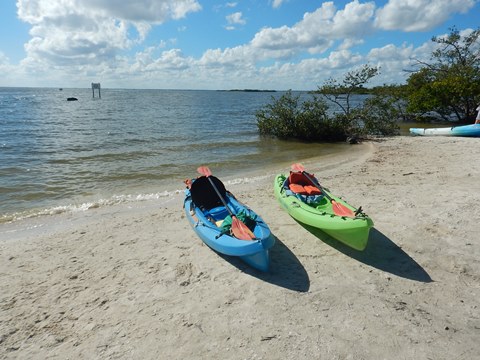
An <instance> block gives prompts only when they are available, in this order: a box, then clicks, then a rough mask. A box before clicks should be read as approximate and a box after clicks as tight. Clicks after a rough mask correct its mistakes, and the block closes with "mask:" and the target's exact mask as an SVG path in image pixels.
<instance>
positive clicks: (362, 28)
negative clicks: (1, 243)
mask: <svg viewBox="0 0 480 360" xmlns="http://www.w3.org/2000/svg"><path fill="white" fill-rule="evenodd" d="M374 11H375V6H374V4H373V3H366V4H360V3H359V2H358V1H357V0H354V1H352V2H350V3H349V4H347V5H346V6H345V9H344V10H337V9H336V7H335V5H334V3H333V2H325V3H323V4H322V6H321V7H320V8H318V9H317V10H315V11H314V12H312V13H306V14H305V15H304V16H303V19H302V20H301V21H300V22H298V23H297V24H295V25H294V26H292V27H287V26H282V27H279V28H264V29H262V30H261V31H259V32H258V33H257V34H256V35H255V37H254V39H253V40H252V42H251V43H252V46H254V47H256V48H263V49H269V50H277V51H278V50H291V51H296V52H298V51H308V52H310V53H322V52H324V51H326V50H327V49H329V48H330V47H331V46H332V45H333V43H334V41H336V40H340V39H341V40H342V41H350V42H355V41H358V40H359V39H361V38H362V37H363V36H365V35H366V34H368V33H370V32H371V31H372V25H371V23H372V18H373V15H374Z"/></svg>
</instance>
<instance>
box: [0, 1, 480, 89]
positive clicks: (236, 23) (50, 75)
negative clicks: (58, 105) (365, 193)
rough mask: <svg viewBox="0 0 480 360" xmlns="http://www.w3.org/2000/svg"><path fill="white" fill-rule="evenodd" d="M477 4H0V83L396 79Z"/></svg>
mask: <svg viewBox="0 0 480 360" xmlns="http://www.w3.org/2000/svg"><path fill="white" fill-rule="evenodd" d="M453 26H455V27H456V28H457V29H458V30H459V31H460V33H462V34H467V33H468V32H469V31H472V30H475V29H478V28H479V26H480V0H384V1H360V0H353V1H348V0H347V1H315V0H263V1H262V0H258V1H254V0H244V1H240V0H239V1H234V0H230V1H215V0H210V1H206V0H205V1H202V0H135V1H133V0H131V1H130V0H16V1H15V0H1V1H0V86H2V87H5V86H7V87H8V86H20V87H24V86H25V87H62V88H69V87H75V88H79V87H80V88H82V87H90V83H91V82H100V83H101V85H102V88H129V89H205V90H228V89H269V90H288V89H292V90H314V89H317V88H318V87H319V86H321V85H322V84H323V83H324V82H325V81H327V80H328V79H337V80H341V79H342V78H343V76H344V75H345V74H346V73H348V72H350V71H354V70H355V69H358V68H359V67H361V66H362V65H365V64H369V65H370V66H378V67H379V68H380V75H378V76H377V77H375V78H374V79H373V80H372V81H371V82H370V83H369V84H368V85H370V86H376V85H383V84H402V83H405V81H406V79H407V78H408V76H409V74H410V73H409V72H408V71H406V70H412V69H413V66H414V64H415V63H417V62H418V60H428V59H429V58H430V56H431V54H432V51H433V50H434V46H435V43H434V42H432V41H431V39H432V37H433V36H444V35H446V34H448V33H449V32H450V30H449V29H451V28H452V27H453Z"/></svg>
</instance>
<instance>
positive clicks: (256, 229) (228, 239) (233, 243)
mask: <svg viewBox="0 0 480 360" xmlns="http://www.w3.org/2000/svg"><path fill="white" fill-rule="evenodd" d="M209 179H210V180H212V181H213V183H214V185H215V187H216V188H217V189H218V191H219V193H220V195H221V196H222V197H223V200H224V202H225V203H226V205H227V206H228V208H229V209H230V211H232V213H233V214H234V215H235V216H236V217H237V218H238V219H240V220H242V222H243V223H245V224H246V225H247V226H248V227H249V228H250V229H251V231H252V232H253V234H254V239H253V240H241V239H237V238H235V237H234V236H233V234H232V233H231V231H230V227H229V226H231V221H232V219H231V216H230V214H229V212H228V210H227V209H226V208H225V206H224V204H223V202H222V201H221V200H220V198H219V196H218V194H217V193H216V192H215V189H214V188H213V187H212V184H211V183H210V181H209ZM209 179H208V178H207V177H205V176H201V177H199V178H197V179H193V180H192V182H191V185H190V187H187V189H185V200H184V208H185V214H186V216H187V219H188V222H189V223H190V225H191V226H192V228H193V230H194V231H195V233H196V234H197V235H198V236H199V237H200V239H202V241H203V242H204V243H205V244H207V245H208V246H209V247H210V248H211V249H213V250H215V251H216V252H218V253H221V254H224V255H229V256H237V257H239V258H240V259H242V260H243V261H244V262H246V263H247V264H249V265H250V266H252V267H253V268H255V269H258V270H260V271H268V269H269V264H270V255H269V249H270V248H271V247H272V246H273V245H274V243H275V238H274V237H273V236H272V234H271V232H270V229H269V227H268V226H267V224H266V223H265V222H264V221H263V219H262V218H261V217H260V216H259V215H258V214H256V213H255V212H254V211H253V210H251V209H250V208H248V207H247V206H246V205H244V204H242V203H240V202H239V201H238V200H237V199H236V198H235V197H234V196H233V195H232V194H231V193H230V192H229V191H227V190H226V189H225V186H224V184H223V183H222V182H221V181H220V180H219V179H218V178H216V177H215V176H209Z"/></svg>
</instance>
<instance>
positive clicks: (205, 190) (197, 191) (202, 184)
mask: <svg viewBox="0 0 480 360" xmlns="http://www.w3.org/2000/svg"><path fill="white" fill-rule="evenodd" d="M210 179H211V180H212V182H213V183H214V184H215V187H216V188H217V190H218V191H219V192H220V195H221V196H222V198H223V199H224V200H225V202H227V201H228V200H227V189H225V185H223V183H222V182H221V181H220V179H218V178H216V177H215V176H213V175H210ZM190 194H191V195H192V201H193V203H194V204H195V205H196V206H198V207H199V208H200V209H204V210H210V209H213V208H215V207H218V206H223V203H222V201H221V200H220V198H219V197H218V195H217V193H216V191H215V189H214V188H213V186H212V184H211V183H210V181H209V180H208V178H207V177H205V176H200V177H199V178H197V179H195V181H194V182H193V183H192V187H191V188H190Z"/></svg>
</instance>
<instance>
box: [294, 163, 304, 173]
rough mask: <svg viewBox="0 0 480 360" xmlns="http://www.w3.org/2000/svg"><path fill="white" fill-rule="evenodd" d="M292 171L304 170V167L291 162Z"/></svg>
mask: <svg viewBox="0 0 480 360" xmlns="http://www.w3.org/2000/svg"><path fill="white" fill-rule="evenodd" d="M292 171H298V172H304V171H305V167H304V166H303V165H302V164H299V163H296V164H292Z"/></svg>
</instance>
